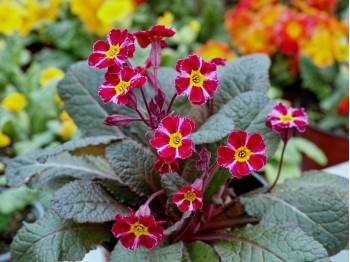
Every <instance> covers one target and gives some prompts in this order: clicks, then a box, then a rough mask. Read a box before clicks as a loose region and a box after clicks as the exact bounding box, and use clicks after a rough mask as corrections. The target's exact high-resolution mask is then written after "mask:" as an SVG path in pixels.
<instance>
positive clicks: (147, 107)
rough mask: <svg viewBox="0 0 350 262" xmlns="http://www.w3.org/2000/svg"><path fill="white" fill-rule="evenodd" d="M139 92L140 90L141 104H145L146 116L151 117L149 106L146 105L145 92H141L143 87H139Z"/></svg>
mask: <svg viewBox="0 0 350 262" xmlns="http://www.w3.org/2000/svg"><path fill="white" fill-rule="evenodd" d="M140 90H141V94H142V99H143V102H144V103H145V106H146V109H147V113H148V116H149V117H151V110H149V106H148V103H147V99H146V96H145V92H144V91H143V87H142V86H141V88H140Z"/></svg>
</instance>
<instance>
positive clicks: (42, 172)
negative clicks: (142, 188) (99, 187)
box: [6, 152, 123, 189]
mask: <svg viewBox="0 0 350 262" xmlns="http://www.w3.org/2000/svg"><path fill="white" fill-rule="evenodd" d="M46 156H47V155H46V153H45V152H42V153H32V154H27V155H23V156H19V157H17V158H15V159H14V160H12V161H11V162H10V163H9V165H8V167H7V169H6V178H7V181H8V183H9V185H11V186H20V185H23V184H26V183H29V182H30V184H31V186H32V187H34V188H51V189H57V187H59V186H60V184H59V183H53V181H55V180H57V179H62V178H67V177H71V178H78V179H84V180H92V179H95V178H100V179H110V180H115V181H117V182H121V181H120V179H119V178H118V177H117V176H116V175H115V174H114V172H113V171H112V170H111V168H110V167H109V166H108V164H107V162H106V160H104V159H103V158H101V157H94V156H88V155H84V156H72V155H70V154H69V153H68V152H63V153H61V154H59V155H56V156H55V155H54V156H52V157H49V158H47V157H46ZM41 157H43V159H44V161H39V159H40V158H41ZM121 184H123V183H122V182H121Z"/></svg>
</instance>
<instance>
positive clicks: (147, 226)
mask: <svg viewBox="0 0 350 262" xmlns="http://www.w3.org/2000/svg"><path fill="white" fill-rule="evenodd" d="M115 219H116V222H115V223H114V225H113V228H112V233H113V234H114V236H115V237H116V238H120V242H121V243H122V245H123V246H124V247H125V248H127V249H130V250H134V249H136V248H138V247H139V246H143V247H146V248H147V249H151V248H153V247H155V246H156V245H157V244H158V243H159V241H160V240H161V239H162V237H163V233H164V229H163V227H162V226H161V225H162V224H164V222H163V221H155V218H154V217H153V216H152V215H145V216H142V215H140V216H137V215H135V213H134V212H133V211H132V210H131V209H130V216H122V215H120V214H117V215H116V216H115Z"/></svg>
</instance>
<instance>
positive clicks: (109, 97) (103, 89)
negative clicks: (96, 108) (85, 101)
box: [98, 67, 147, 105]
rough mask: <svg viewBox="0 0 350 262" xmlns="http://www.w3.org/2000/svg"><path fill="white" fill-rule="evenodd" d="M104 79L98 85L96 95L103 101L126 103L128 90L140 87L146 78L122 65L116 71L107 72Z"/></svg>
mask: <svg viewBox="0 0 350 262" xmlns="http://www.w3.org/2000/svg"><path fill="white" fill-rule="evenodd" d="M113 68H115V67H112V69H113ZM105 79H106V81H105V82H104V83H103V84H102V85H101V86H100V89H99V91H98V95H99V96H100V97H101V98H102V99H103V102H104V103H109V102H111V101H113V103H115V104H117V105H121V104H126V103H128V98H127V94H128V92H130V91H131V90H132V89H133V88H136V87H141V86H142V85H144V84H145V82H146V80H147V78H146V77H144V76H142V75H141V74H139V73H138V72H137V71H136V70H134V69H132V68H130V67H123V68H122V69H121V70H120V71H118V72H116V71H115V70H111V71H110V73H108V72H107V74H106V75H105Z"/></svg>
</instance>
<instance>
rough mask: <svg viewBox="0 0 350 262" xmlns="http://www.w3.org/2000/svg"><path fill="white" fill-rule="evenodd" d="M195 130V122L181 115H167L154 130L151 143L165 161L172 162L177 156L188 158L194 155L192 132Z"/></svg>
mask: <svg viewBox="0 0 350 262" xmlns="http://www.w3.org/2000/svg"><path fill="white" fill-rule="evenodd" d="M193 130H194V122H193V121H192V120H191V119H189V118H187V117H184V118H181V117H180V116H178V115H177V116H175V117H172V116H167V117H165V118H163V120H162V121H161V122H160V124H159V126H158V128H157V129H156V131H155V132H154V138H153V139H151V140H150V144H151V145H152V146H153V147H154V148H156V149H157V152H158V155H160V156H161V157H164V162H166V163H171V162H173V161H174V160H175V159H176V158H182V159H184V158H188V157H190V156H191V155H192V146H193V142H192V140H191V139H190V134H191V132H192V131H193Z"/></svg>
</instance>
